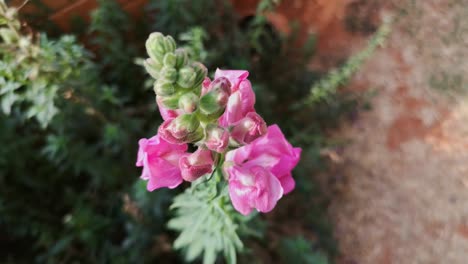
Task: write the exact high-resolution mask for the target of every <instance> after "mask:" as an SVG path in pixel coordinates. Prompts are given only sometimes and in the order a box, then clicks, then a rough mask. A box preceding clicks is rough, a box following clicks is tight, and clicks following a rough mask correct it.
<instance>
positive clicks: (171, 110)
mask: <svg viewBox="0 0 468 264" xmlns="http://www.w3.org/2000/svg"><path fill="white" fill-rule="evenodd" d="M173 97H176V98H175V107H172V106H173V105H169V106H170V107H167V102H168V101H170V100H174V99H173ZM163 101H164V102H165V103H166V104H164V103H163ZM178 101H179V97H178V96H175V95H173V96H169V97H162V96H156V103H157V104H158V108H159V113H161V117H162V118H163V120H168V119H174V118H176V117H178V116H179V115H180V114H182V111H181V110H180V109H177V107H178V103H177V102H178Z"/></svg>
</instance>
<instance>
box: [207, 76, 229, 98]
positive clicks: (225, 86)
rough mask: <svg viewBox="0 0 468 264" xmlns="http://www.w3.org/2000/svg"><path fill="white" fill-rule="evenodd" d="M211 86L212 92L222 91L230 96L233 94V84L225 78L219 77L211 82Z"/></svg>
mask: <svg viewBox="0 0 468 264" xmlns="http://www.w3.org/2000/svg"><path fill="white" fill-rule="evenodd" d="M210 86H211V88H209V89H210V90H218V89H221V90H223V91H226V92H227V93H228V94H231V82H229V80H228V79H227V78H225V77H219V78H217V79H215V80H214V81H212V82H211V84H210Z"/></svg>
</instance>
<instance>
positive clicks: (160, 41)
mask: <svg viewBox="0 0 468 264" xmlns="http://www.w3.org/2000/svg"><path fill="white" fill-rule="evenodd" d="M145 47H146V52H147V53H148V55H149V56H150V58H152V59H153V60H155V61H158V62H160V63H162V61H163V59H164V56H165V55H166V53H169V52H174V51H175V48H176V44H175V41H174V39H173V38H172V37H171V36H167V37H165V36H164V35H163V34H161V33H159V32H154V33H151V34H150V35H149V37H148V39H147V40H146V43H145Z"/></svg>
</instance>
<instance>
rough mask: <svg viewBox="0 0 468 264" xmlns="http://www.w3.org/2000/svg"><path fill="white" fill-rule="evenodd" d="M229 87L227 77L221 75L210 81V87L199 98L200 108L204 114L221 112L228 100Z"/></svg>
mask: <svg viewBox="0 0 468 264" xmlns="http://www.w3.org/2000/svg"><path fill="white" fill-rule="evenodd" d="M230 87H231V84H230V83H229V81H228V79H226V78H224V77H221V78H218V79H216V80H214V81H213V82H212V83H211V89H210V91H209V92H208V93H206V94H205V95H203V96H202V98H201V99H200V110H201V112H202V113H203V114H204V115H212V114H215V113H219V112H222V110H223V109H224V108H225V107H226V104H227V102H228V100H229V95H230Z"/></svg>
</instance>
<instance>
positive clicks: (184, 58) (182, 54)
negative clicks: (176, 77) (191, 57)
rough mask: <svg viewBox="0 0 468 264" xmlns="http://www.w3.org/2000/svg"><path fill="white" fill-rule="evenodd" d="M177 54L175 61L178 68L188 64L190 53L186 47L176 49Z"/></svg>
mask: <svg viewBox="0 0 468 264" xmlns="http://www.w3.org/2000/svg"><path fill="white" fill-rule="evenodd" d="M175 56H176V63H175V67H176V68H178V69H180V68H182V67H183V66H185V65H187V63H188V55H187V52H186V51H185V50H184V49H176V50H175Z"/></svg>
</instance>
